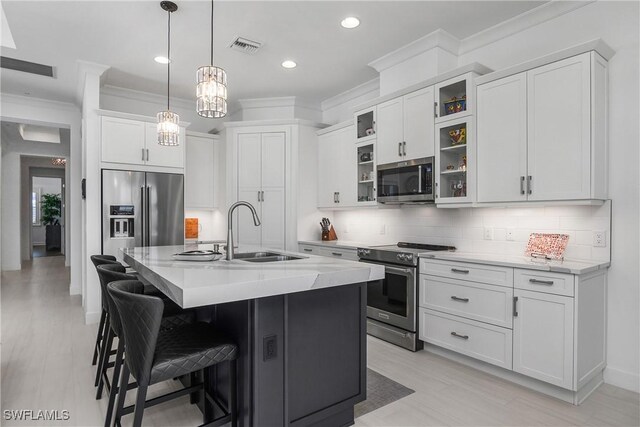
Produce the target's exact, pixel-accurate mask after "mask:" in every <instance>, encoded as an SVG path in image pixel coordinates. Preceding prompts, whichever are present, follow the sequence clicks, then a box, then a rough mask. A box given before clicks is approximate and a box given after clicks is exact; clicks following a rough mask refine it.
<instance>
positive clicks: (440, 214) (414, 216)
mask: <svg viewBox="0 0 640 427" xmlns="http://www.w3.org/2000/svg"><path fill="white" fill-rule="evenodd" d="M332 219H333V220H332V223H333V224H334V225H335V227H336V230H337V232H338V235H339V236H340V239H341V240H352V241H364V242H371V243H389V242H396V241H407V242H418V243H433V244H447V245H454V246H456V247H457V248H458V250H459V251H461V252H480V253H494V254H510V255H517V254H524V251H525V248H526V246H527V241H528V239H529V235H530V234H531V233H534V232H536V233H563V234H568V235H569V243H568V245H567V250H566V252H565V258H566V259H574V260H597V261H610V260H611V249H610V248H611V242H610V238H611V233H610V231H611V201H607V202H605V203H604V204H603V205H602V206H553V207H526V208H511V207H503V208H462V209H437V208H435V207H424V206H402V207H401V208H397V207H396V208H379V209H358V210H353V211H349V210H347V211H335V212H334V213H333V218H332ZM487 228H488V229H491V230H487V231H489V232H490V233H492V234H493V239H492V240H486V239H485V229H487ZM595 231H604V232H605V239H606V240H605V243H606V247H594V246H593V233H594V232H595ZM508 234H511V235H512V236H513V240H507V236H508Z"/></svg>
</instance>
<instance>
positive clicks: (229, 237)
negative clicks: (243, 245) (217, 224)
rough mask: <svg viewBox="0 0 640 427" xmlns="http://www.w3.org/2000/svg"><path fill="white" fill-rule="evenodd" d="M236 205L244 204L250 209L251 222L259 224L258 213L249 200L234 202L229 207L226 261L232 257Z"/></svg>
mask: <svg viewBox="0 0 640 427" xmlns="http://www.w3.org/2000/svg"><path fill="white" fill-rule="evenodd" d="M238 206H246V207H248V208H249V209H251V214H252V215H253V223H254V224H255V226H256V227H257V226H259V225H260V218H258V213H257V212H256V208H254V207H253V205H252V204H251V203H249V202H243V201H240V202H235V203H234V204H232V205H231V207H229V213H228V214H227V226H228V228H227V261H231V260H232V259H233V211H234V210H235V209H236V208H237V207H238Z"/></svg>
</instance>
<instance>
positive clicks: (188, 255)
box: [173, 250, 222, 261]
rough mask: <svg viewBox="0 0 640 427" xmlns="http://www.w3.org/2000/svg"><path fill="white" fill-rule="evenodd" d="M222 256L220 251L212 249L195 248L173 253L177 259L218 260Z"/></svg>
mask: <svg viewBox="0 0 640 427" xmlns="http://www.w3.org/2000/svg"><path fill="white" fill-rule="evenodd" d="M221 258H222V254H221V253H220V252H215V251H212V250H195V251H186V252H180V253H179V254H173V259H175V260H176V261H217V260H219V259H221Z"/></svg>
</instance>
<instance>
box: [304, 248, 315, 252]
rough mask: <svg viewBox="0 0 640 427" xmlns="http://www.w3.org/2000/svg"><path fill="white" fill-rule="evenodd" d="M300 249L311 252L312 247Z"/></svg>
mask: <svg viewBox="0 0 640 427" xmlns="http://www.w3.org/2000/svg"><path fill="white" fill-rule="evenodd" d="M302 250H303V251H305V252H313V249H309V248H303V249H302Z"/></svg>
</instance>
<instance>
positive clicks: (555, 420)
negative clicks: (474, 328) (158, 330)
mask: <svg viewBox="0 0 640 427" xmlns="http://www.w3.org/2000/svg"><path fill="white" fill-rule="evenodd" d="M91 273H92V272H90V274H91ZM0 297H1V299H2V303H1V319H0V320H1V322H2V335H1V342H0V346H1V367H0V369H1V370H0V378H1V387H0V405H1V408H0V409H2V412H1V413H0V417H3V415H4V411H5V410H12V409H14V410H15V409H33V410H35V411H37V410H44V409H47V410H59V411H62V410H67V411H69V415H70V419H69V420H68V421H58V422H51V421H47V422H44V421H23V422H18V421H13V420H6V419H1V418H0V424H1V425H3V426H13V425H20V426H34V425H35V426H39V425H41V426H49V425H64V426H100V425H103V423H104V415H105V410H106V405H107V398H106V396H105V397H103V399H102V400H96V399H95V389H94V387H93V380H94V375H95V369H94V367H93V366H91V355H92V351H93V343H94V340H95V335H96V329H97V325H88V326H87V325H84V321H83V319H84V316H83V311H82V300H81V297H80V296H70V295H69V269H68V268H65V267H64V257H45V258H36V259H34V260H33V261H31V262H25V263H24V264H23V270H22V271H19V272H6V273H2V286H1V294H0ZM368 350H369V354H368V365H369V367H370V368H372V369H374V370H375V371H377V372H379V373H381V374H383V375H385V376H387V377H389V378H391V379H393V380H394V381H397V382H399V383H400V384H403V385H405V386H406V387H409V388H411V389H413V390H415V393H413V394H411V395H409V396H407V397H405V398H403V399H400V400H398V401H396V402H393V403H391V404H389V405H387V406H384V407H382V408H380V409H377V410H375V411H373V412H371V413H368V414H366V415H364V416H362V417H360V418H358V419H357V420H356V426H361V427H366V426H638V425H640V405H639V399H640V397H639V395H638V394H637V393H632V392H629V391H626V390H623V389H620V388H617V387H613V386H609V385H606V384H605V385H603V386H601V387H600V388H599V389H598V390H596V392H595V393H594V394H593V395H591V396H590V397H589V398H588V399H587V400H586V401H585V403H584V404H582V405H581V406H577V407H576V406H573V405H570V404H568V403H565V402H562V401H559V400H556V399H553V398H551V397H548V396H545V395H543V394H540V393H537V392H534V391H531V390H528V389H526V388H523V387H521V386H518V385H515V384H512V383H509V382H508V381H505V380H501V379H499V378H496V377H493V376H491V375H489V374H485V373H482V372H479V371H476V370H474V369H472V368H469V367H466V366H463V365H460V364H458V363H455V362H452V361H449V360H447V359H445V358H442V357H439V356H435V355H433V354H430V353H427V352H424V351H422V352H418V353H411V352H409V351H406V350H403V349H401V348H399V347H395V346H393V345H390V344H388V343H385V342H383V341H380V340H378V339H375V338H372V337H369V339H368ZM176 388H179V385H178V384H176V383H175V382H173V381H169V382H166V383H163V384H158V385H157V386H155V387H152V388H151V390H150V396H149V397H153V396H155V395H157V394H162V393H165V392H167V391H168V390H170V389H176ZM134 395H135V393H134V392H130V393H129V396H128V398H127V400H129V401H130V400H131V399H132V398H133V396H134ZM130 418H131V417H125V418H124V419H123V423H124V424H123V425H130V423H131V419H130ZM201 423H202V418H201V415H200V412H199V411H198V410H197V409H196V408H195V407H194V406H192V405H190V404H189V401H188V397H183V398H180V399H176V400H174V401H171V402H168V403H166V404H163V405H159V406H156V407H154V408H150V409H148V410H147V411H145V416H144V420H143V424H144V425H145V426H195V425H199V424H201ZM258 427H263V426H258Z"/></svg>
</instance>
